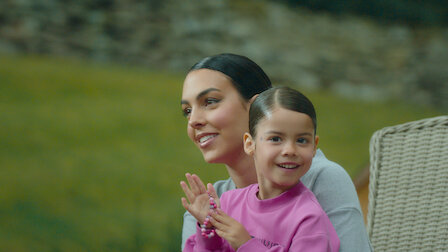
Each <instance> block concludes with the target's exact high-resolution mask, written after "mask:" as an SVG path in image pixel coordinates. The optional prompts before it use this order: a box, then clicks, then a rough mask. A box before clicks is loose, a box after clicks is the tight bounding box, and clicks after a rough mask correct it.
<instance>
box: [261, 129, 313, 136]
mask: <svg viewBox="0 0 448 252" xmlns="http://www.w3.org/2000/svg"><path fill="white" fill-rule="evenodd" d="M265 134H274V135H283V134H284V133H282V132H280V131H275V130H269V131H267V132H265ZM297 135H298V136H312V135H313V134H312V133H309V132H303V133H300V134H297Z"/></svg>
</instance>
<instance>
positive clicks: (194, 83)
mask: <svg viewBox="0 0 448 252" xmlns="http://www.w3.org/2000/svg"><path fill="white" fill-rule="evenodd" d="M181 105H182V111H183V113H184V115H185V117H186V118H187V120H188V126H187V133H188V136H189V137H190V139H191V140H192V141H193V142H194V144H195V145H196V146H197V147H198V148H199V150H201V152H202V155H203V156H204V159H205V161H206V162H209V163H224V164H228V165H231V162H233V161H236V160H238V159H239V158H240V157H241V155H245V153H244V149H243V135H244V133H245V132H247V131H248V120H249V106H250V103H249V102H245V101H244V100H243V98H242V97H241V95H240V94H239V93H238V91H237V90H236V88H235V87H234V85H233V84H232V82H231V80H230V79H229V77H227V76H226V75H225V74H223V73H221V72H218V71H214V70H210V69H199V70H194V71H191V72H190V73H189V74H188V75H187V77H186V78H185V81H184V87H183V92H182V101H181Z"/></svg>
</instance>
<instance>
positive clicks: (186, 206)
mask: <svg viewBox="0 0 448 252" xmlns="http://www.w3.org/2000/svg"><path fill="white" fill-rule="evenodd" d="M180 200H181V201H182V206H183V207H184V208H185V210H187V211H188V210H189V209H190V205H189V204H188V202H187V199H185V198H184V197H182V198H181V199H180Z"/></svg>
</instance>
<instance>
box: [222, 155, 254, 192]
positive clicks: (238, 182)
mask: <svg viewBox="0 0 448 252" xmlns="http://www.w3.org/2000/svg"><path fill="white" fill-rule="evenodd" d="M226 168H227V172H228V173H229V175H230V177H231V178H232V180H233V182H234V183H235V186H236V188H244V187H246V186H248V185H251V184H255V183H257V172H256V170H255V164H254V160H253V158H252V157H250V156H248V155H245V154H244V156H243V157H241V158H239V159H238V160H237V161H236V162H234V163H233V164H227V165H226Z"/></svg>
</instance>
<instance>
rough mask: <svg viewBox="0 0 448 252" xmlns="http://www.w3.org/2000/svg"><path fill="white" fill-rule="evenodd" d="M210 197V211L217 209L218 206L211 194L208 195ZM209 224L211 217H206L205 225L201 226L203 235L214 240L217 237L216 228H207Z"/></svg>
mask: <svg viewBox="0 0 448 252" xmlns="http://www.w3.org/2000/svg"><path fill="white" fill-rule="evenodd" d="M208 197H209V198H210V209H212V210H214V209H216V208H217V207H218V206H217V205H216V203H215V199H213V197H212V196H211V195H210V193H209V194H208ZM209 222H210V215H207V217H205V220H204V223H203V224H202V225H201V234H202V236H204V237H206V238H212V237H213V236H215V233H216V231H215V228H214V227H211V228H207V225H208V223H209Z"/></svg>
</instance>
